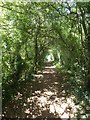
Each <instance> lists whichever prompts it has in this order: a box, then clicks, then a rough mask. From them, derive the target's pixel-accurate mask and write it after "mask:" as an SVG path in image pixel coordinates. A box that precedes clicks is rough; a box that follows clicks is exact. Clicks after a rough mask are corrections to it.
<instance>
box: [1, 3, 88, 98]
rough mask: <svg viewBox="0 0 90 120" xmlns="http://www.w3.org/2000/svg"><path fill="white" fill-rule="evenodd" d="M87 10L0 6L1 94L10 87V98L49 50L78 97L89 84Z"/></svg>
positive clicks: (42, 5)
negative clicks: (0, 41) (0, 42)
mask: <svg viewBox="0 0 90 120" xmlns="http://www.w3.org/2000/svg"><path fill="white" fill-rule="evenodd" d="M89 8H90V7H89V5H88V3H87V4H85V5H81V4H80V3H77V4H75V3H73V4H71V3H69V4H68V2H65V3H64V2H61V3H44V2H43V3H42V2H40V3H37V2H32V3H31V2H30V3H28V2H21V1H20V2H3V3H2V2H0V11H2V13H3V14H1V18H0V22H1V23H0V24H1V28H0V34H1V36H0V37H1V38H2V74H3V77H2V79H3V81H2V83H3V90H4V94H5V91H6V92H7V89H8V86H10V89H9V90H8V96H9V97H10V96H12V95H11V93H12V92H11V88H13V86H14V87H15V86H18V85H19V83H20V82H22V81H25V80H30V76H31V75H32V73H33V72H37V70H38V69H41V68H42V66H43V64H44V61H45V57H46V56H47V54H48V51H49V50H51V51H52V55H53V58H54V64H56V66H57V68H58V70H59V71H60V72H61V71H63V72H64V73H67V75H69V76H68V77H69V78H70V79H69V82H71V83H72V84H73V85H74V86H75V87H76V91H75V93H76V92H77V93H80V90H81V89H79V87H80V86H82V87H81V88H83V87H84V86H86V81H89V80H90V77H89V78H88V77H87V76H88V75H89V74H90V46H89V45H90V44H89V38H90V36H89V29H90V24H89V23H88V22H87V18H86V17H85V12H86V13H88V12H89ZM82 9H83V10H82ZM88 18H89V17H88ZM82 28H83V29H82ZM0 59H1V58H0ZM86 78H87V80H86ZM88 84H89V83H88ZM9 93H10V94H9ZM12 94H13V93H12ZM5 95H6V94H5ZM6 97H7V96H6Z"/></svg>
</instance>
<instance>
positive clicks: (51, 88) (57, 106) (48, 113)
mask: <svg viewBox="0 0 90 120" xmlns="http://www.w3.org/2000/svg"><path fill="white" fill-rule="evenodd" d="M33 76H34V78H33V80H32V81H30V82H29V81H28V82H26V83H25V84H24V85H23V87H21V88H19V90H18V92H17V94H16V96H15V97H14V98H13V99H12V100H11V101H9V102H8V103H7V104H6V106H5V108H3V114H4V116H5V117H8V118H16V117H17V118H37V117H39V118H45V117H47V118H74V116H75V115H76V112H77V109H78V108H79V106H78V105H75V104H74V102H73V99H75V97H74V96H73V95H71V92H70V89H71V85H70V84H69V83H67V82H66V81H65V80H64V79H63V78H62V76H60V75H59V74H58V73H57V72H56V70H55V66H52V65H51V63H46V65H45V67H44V68H43V70H42V71H38V73H37V74H34V75H33Z"/></svg>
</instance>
